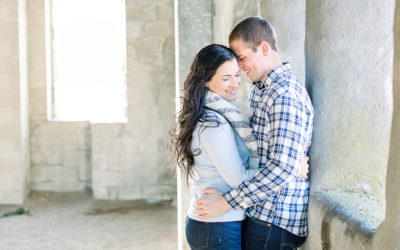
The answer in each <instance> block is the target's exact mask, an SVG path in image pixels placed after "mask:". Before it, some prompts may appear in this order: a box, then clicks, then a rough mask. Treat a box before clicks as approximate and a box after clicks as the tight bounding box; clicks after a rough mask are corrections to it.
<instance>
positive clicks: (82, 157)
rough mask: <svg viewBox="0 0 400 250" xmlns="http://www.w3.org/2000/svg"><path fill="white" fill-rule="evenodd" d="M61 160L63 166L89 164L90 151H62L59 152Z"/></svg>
mask: <svg viewBox="0 0 400 250" xmlns="http://www.w3.org/2000/svg"><path fill="white" fill-rule="evenodd" d="M61 162H62V164H63V166H76V167H78V166H83V167H85V166H86V167H87V166H89V165H90V153H89V152H87V151H63V152H61Z"/></svg>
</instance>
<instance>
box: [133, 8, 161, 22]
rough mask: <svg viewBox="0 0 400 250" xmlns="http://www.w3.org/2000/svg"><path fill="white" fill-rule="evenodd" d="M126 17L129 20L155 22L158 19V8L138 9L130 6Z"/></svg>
mask: <svg viewBox="0 0 400 250" xmlns="http://www.w3.org/2000/svg"><path fill="white" fill-rule="evenodd" d="M126 17H127V19H128V20H132V19H138V20H155V19H156V18H157V8H156V7H155V6H148V7H138V6H132V5H128V6H127V8H126Z"/></svg>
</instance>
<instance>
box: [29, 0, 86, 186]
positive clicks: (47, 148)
mask: <svg viewBox="0 0 400 250" xmlns="http://www.w3.org/2000/svg"><path fill="white" fill-rule="evenodd" d="M47 3H48V2H47ZM47 7H49V6H47ZM46 15H47V18H48V19H47V21H49V20H50V18H51V16H50V15H51V14H50V10H49V9H48V10H47V11H46V1H45V0H30V1H28V5H27V19H28V65H29V66H28V80H29V100H30V102H29V120H30V147H29V149H30V154H31V161H30V166H31V169H30V171H28V172H30V173H31V184H30V186H31V189H32V190H36V191H59V192H66V191H82V190H85V189H88V188H90V186H91V135H90V123H89V122H54V121H49V120H48V119H47V118H48V114H47V111H48V109H47V97H48V94H49V93H48V92H47V91H48V89H50V88H48V84H51V77H49V76H51V74H49V73H51V72H49V70H51V69H52V66H51V60H50V59H51V55H50V54H46V53H48V52H49V51H51V50H48V51H46V45H48V47H49V46H51V44H50V43H51V37H47V38H48V39H49V40H46V33H45V31H46V29H47V28H49V27H46ZM47 25H49V24H48V23H47Z"/></svg>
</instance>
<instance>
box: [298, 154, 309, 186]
mask: <svg viewBox="0 0 400 250" xmlns="http://www.w3.org/2000/svg"><path fill="white" fill-rule="evenodd" d="M308 160H309V157H308V156H304V157H303V159H302V160H301V163H300V171H299V175H298V176H297V177H298V178H301V179H306V180H307V179H308V176H307V174H308V168H309V165H308Z"/></svg>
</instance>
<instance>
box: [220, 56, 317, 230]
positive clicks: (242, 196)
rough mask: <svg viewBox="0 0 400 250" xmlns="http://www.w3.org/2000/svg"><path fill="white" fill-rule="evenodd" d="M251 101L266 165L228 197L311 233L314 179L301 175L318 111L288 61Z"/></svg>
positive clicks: (237, 205) (258, 86) (260, 215)
mask: <svg viewBox="0 0 400 250" xmlns="http://www.w3.org/2000/svg"><path fill="white" fill-rule="evenodd" d="M250 107H251V108H252V110H253V118H252V126H253V129H254V134H255V136H256V137H257V140H258V153H259V155H260V168H261V170H260V171H259V173H257V175H256V176H255V177H254V178H253V179H252V180H250V181H247V182H243V183H242V184H240V185H239V186H238V187H237V188H236V189H233V190H232V191H230V192H229V193H226V194H225V195H224V196H225V199H226V201H227V202H228V203H229V204H230V205H231V206H232V207H233V208H234V209H237V210H240V209H246V215H247V216H249V217H251V218H255V219H259V220H262V221H266V222H269V223H271V224H273V225H276V226H278V227H281V228H283V229H285V230H287V231H289V232H291V233H293V234H295V235H298V236H306V235H307V205H308V194H309V181H308V180H305V179H300V178H297V177H296V176H297V175H298V172H299V167H300V163H301V160H302V158H303V156H304V155H305V154H306V152H307V151H308V148H309V146H310V144H311V137H312V129H313V117H314V111H313V107H312V104H311V101H310V98H309V96H308V94H307V91H306V89H305V87H304V86H303V84H302V83H301V82H300V81H299V79H298V78H297V77H296V76H295V75H294V74H293V73H292V72H291V70H290V65H289V63H284V64H283V65H282V66H280V67H278V68H276V69H274V70H272V71H271V72H270V73H269V74H268V76H267V78H266V79H265V81H264V82H258V83H255V85H254V86H253V89H252V90H251V93H250Z"/></svg>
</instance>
